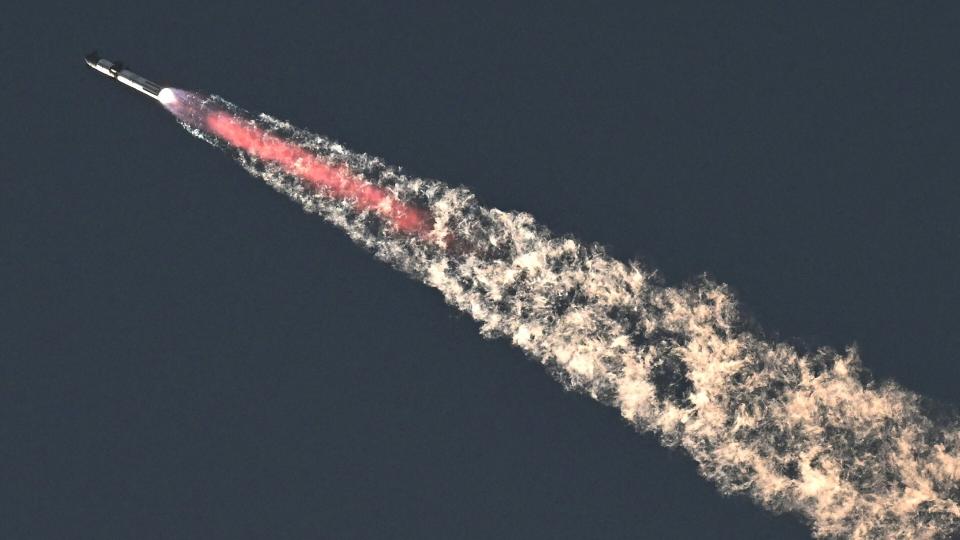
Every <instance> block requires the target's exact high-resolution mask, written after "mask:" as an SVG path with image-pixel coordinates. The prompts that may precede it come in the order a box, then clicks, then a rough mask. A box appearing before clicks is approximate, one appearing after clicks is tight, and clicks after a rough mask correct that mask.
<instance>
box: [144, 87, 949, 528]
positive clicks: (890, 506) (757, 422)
mask: <svg viewBox="0 0 960 540" xmlns="http://www.w3.org/2000/svg"><path fill="white" fill-rule="evenodd" d="M164 92H166V89H164ZM165 96H166V97H165V99H164V100H163V102H164V103H165V106H166V107H167V108H168V109H169V110H170V111H171V112H173V113H174V114H175V115H176V116H177V117H178V118H179V119H180V121H181V122H182V123H183V125H184V126H185V127H186V128H187V129H188V130H189V131H190V132H191V133H193V134H194V135H196V136H197V137H200V138H201V139H203V140H205V141H207V142H209V143H211V144H213V145H215V146H218V147H220V148H222V149H223V150H225V151H226V152H227V153H229V154H231V155H232V156H233V157H234V158H235V159H236V160H237V161H238V162H239V163H240V164H241V165H242V166H243V167H244V168H245V169H246V170H247V171H249V172H250V173H251V174H253V175H254V176H256V177H258V178H260V179H262V180H263V181H265V182H266V183H268V184H269V185H271V186H273V187H274V188H275V189H277V190H278V191H280V192H282V193H284V194H286V195H287V196H288V197H290V198H291V199H293V200H294V201H296V202H297V203H299V204H300V205H301V206H302V207H303V208H304V209H305V210H306V211H307V212H310V213H317V214H319V215H321V216H323V217H324V218H325V219H326V220H327V221H329V222H331V223H333V224H334V225H336V226H338V227H340V228H341V229H343V230H344V231H345V232H346V233H347V234H348V235H349V236H350V237H351V238H352V239H353V240H354V241H356V242H357V243H358V244H360V245H362V246H364V247H366V248H367V249H369V250H370V251H372V252H373V253H374V254H375V255H376V256H377V257H378V258H380V259H382V260H383V261H386V262H387V263H389V264H391V265H393V266H394V267H396V268H398V269H400V270H402V271H404V272H406V273H408V274H409V275H411V276H413V277H414V278H416V279H418V280H421V281H423V282H424V283H426V284H428V285H430V286H432V287H435V288H437V289H438V290H439V291H440V292H441V293H442V294H443V296H444V298H445V299H446V301H447V302H448V303H449V304H450V305H452V306H454V307H456V308H458V309H460V310H461V311H463V312H465V313H467V314H469V315H470V316H471V317H473V318H474V319H476V320H477V321H478V322H479V323H480V325H481V332H482V333H483V334H484V335H485V336H488V337H494V336H502V337H506V338H507V339H510V340H511V341H512V342H513V343H514V344H515V345H516V346H517V347H519V348H521V349H522V350H524V351H525V352H526V353H527V354H528V355H529V356H530V357H531V358H533V359H535V360H537V361H538V362H540V363H542V364H543V365H544V366H546V368H547V370H548V371H549V372H550V373H551V374H552V375H553V376H554V377H555V378H556V379H557V380H559V381H560V382H561V383H562V384H563V385H564V386H565V387H566V388H568V389H571V390H575V391H578V392H582V393H584V394H586V395H589V396H591V397H593V398H594V399H596V400H598V401H600V402H602V403H605V404H608V405H610V406H613V407H617V408H618V409H619V411H620V412H621V414H622V415H623V417H624V418H625V419H626V420H627V421H628V422H630V423H631V424H633V425H634V426H635V427H636V428H637V429H639V430H642V431H651V432H654V433H656V434H658V435H659V437H660V439H661V440H662V441H663V443H664V444H666V445H670V446H677V447H681V448H683V449H684V450H685V451H686V452H687V453H689V455H690V456H691V457H692V458H693V459H694V460H695V461H696V462H697V464H698V466H699V469H700V471H701V473H702V474H703V475H704V476H705V477H706V478H708V479H710V480H711V481H713V482H714V483H716V485H717V486H718V487H719V489H720V491H722V492H723V493H727V494H733V493H743V494H747V495H749V496H751V497H752V498H753V499H754V500H755V501H757V502H758V503H759V504H761V505H763V506H764V507H765V508H767V509H770V510H772V511H775V512H793V513H796V514H799V515H801V516H802V517H803V518H804V519H805V520H806V521H807V522H809V524H810V526H811V528H812V531H813V534H814V535H816V536H818V537H833V536H841V537H852V538H864V539H865V538H933V537H944V536H947V535H949V534H951V533H952V532H954V531H956V530H957V527H958V525H960V428H958V423H957V419H956V418H955V417H950V418H946V419H944V418H940V419H934V418H931V417H930V416H928V415H926V414H925V413H924V408H923V407H922V403H923V400H922V399H921V397H920V396H918V395H917V394H914V393H912V392H910V391H908V390H906V389H904V388H901V387H900V386H898V385H896V384H895V383H893V382H882V383H880V382H875V381H871V380H869V377H868V376H867V375H866V373H865V371H864V369H863V368H862V366H861V363H860V359H859V357H858V355H857V351H856V350H853V349H850V350H847V351H845V352H837V351H833V350H830V349H826V348H824V349H821V350H819V351H817V352H815V353H811V354H804V353H800V352H798V351H797V350H796V349H795V348H793V347H791V346H790V345H787V344H783V343H776V342H771V341H768V340H765V339H763V338H762V337H760V336H757V335H755V334H753V333H751V332H749V331H748V330H746V329H745V325H744V324H743V323H742V321H741V318H740V316H739V315H738V312H737V304H736V300H735V299H734V298H733V297H732V295H731V294H730V291H729V290H728V289H727V287H725V286H723V285H721V284H717V283H714V282H712V281H709V280H707V279H703V280H700V281H699V282H696V283H692V284H689V285H687V286H685V287H682V288H674V287H667V286H665V285H664V284H663V283H662V282H660V281H659V280H658V279H657V278H656V276H655V273H654V272H653V271H651V270H649V269H647V268H645V267H643V266H642V265H640V264H638V263H623V262H620V261H617V260H614V259H612V258H611V257H609V256H608V255H607V254H606V253H605V252H604V251H603V250H602V249H601V248H600V247H598V246H596V245H585V244H582V243H580V242H578V241H576V240H575V239H572V238H560V237H556V236H554V235H552V234H551V233H550V232H549V231H548V230H546V229H545V228H544V227H542V226H540V225H538V224H537V223H536V222H535V221H534V219H533V218H532V217H531V216H530V215H528V214H524V213H517V212H504V211H501V210H497V209H493V208H486V207H483V206H481V205H480V204H478V202H477V200H476V198H475V197H474V195H473V194H471V193H470V192H469V191H467V190H466V189H464V188H455V187H450V186H448V185H446V184H443V183H441V182H437V181H433V180H425V179H420V178H410V177H407V176H404V175H402V174H400V173H399V172H397V171H396V170H395V169H393V168H391V167H389V166H387V165H385V164H384V163H383V162H382V161H381V160H380V159H378V158H375V157H371V156H368V155H366V154H357V153H354V152H350V151H349V150H347V149H345V148H344V147H343V146H341V145H339V144H337V143H335V142H333V141H331V140H329V139H326V138H324V137H320V136H317V135H314V134H311V133H309V132H307V131H303V130H300V129H297V128H295V127H293V126H292V125H290V124H288V123H286V122H282V121H280V120H277V119H275V118H272V117H270V116H267V115H263V114H261V115H257V116H254V115H251V114H249V113H247V112H245V111H243V110H241V109H238V108H237V107H236V106H234V105H232V104H230V103H228V102H227V101H224V100H223V99H221V98H219V97H215V96H205V95H201V94H196V93H190V92H185V91H182V90H171V91H170V93H169V94H165ZM454 248H456V249H454Z"/></svg>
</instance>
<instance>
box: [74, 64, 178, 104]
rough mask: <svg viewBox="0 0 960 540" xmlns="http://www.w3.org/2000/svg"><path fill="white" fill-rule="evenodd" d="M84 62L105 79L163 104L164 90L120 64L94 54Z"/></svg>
mask: <svg viewBox="0 0 960 540" xmlns="http://www.w3.org/2000/svg"><path fill="white" fill-rule="evenodd" d="M84 60H86V62H87V65H88V66H90V67H92V68H93V69H95V70H97V71H99V72H100V73H103V74H104V75H106V76H107V77H110V78H111V79H116V80H117V82H119V83H121V84H124V85H126V86H129V87H130V88H133V89H134V90H136V91H138V92H142V93H144V94H146V95H148V96H150V97H152V98H153V99H155V100H157V101H159V102H161V103H164V101H165V99H164V98H165V97H166V95H165V94H166V93H164V92H163V90H164V88H163V87H162V86H160V85H159V84H157V83H155V82H153V81H151V80H149V79H146V78H144V77H141V76H140V75H137V74H136V73H134V72H132V71H130V70H129V69H126V68H125V67H124V66H123V64H121V63H120V62H111V61H110V60H106V59H104V58H100V56H99V55H98V54H97V53H95V52H93V53H90V54H88V55H87V56H86V57H85V58H84Z"/></svg>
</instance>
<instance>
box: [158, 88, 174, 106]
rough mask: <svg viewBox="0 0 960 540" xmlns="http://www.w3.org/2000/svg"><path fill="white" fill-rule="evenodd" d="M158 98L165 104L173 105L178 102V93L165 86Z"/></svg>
mask: <svg viewBox="0 0 960 540" xmlns="http://www.w3.org/2000/svg"><path fill="white" fill-rule="evenodd" d="M157 99H158V100H160V103H163V104H164V105H171V104H173V103H176V102H177V95H176V94H175V93H174V91H173V90H172V89H170V88H164V89H162V90H160V93H159V94H157Z"/></svg>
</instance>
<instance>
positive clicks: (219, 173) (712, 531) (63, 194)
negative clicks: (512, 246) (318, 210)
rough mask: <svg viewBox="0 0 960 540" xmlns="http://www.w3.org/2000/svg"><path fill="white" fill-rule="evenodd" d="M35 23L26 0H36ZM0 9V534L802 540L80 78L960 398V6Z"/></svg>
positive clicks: (146, 106) (155, 112)
mask: <svg viewBox="0 0 960 540" xmlns="http://www.w3.org/2000/svg"><path fill="white" fill-rule="evenodd" d="M21 4H25V3H21ZM128 4H131V3H129V2H124V3H121V2H116V3H101V2H96V1H93V2H84V3H83V5H77V6H74V7H69V8H55V7H52V6H49V7H43V6H42V7H36V6H34V7H29V8H28V7H25V6H23V5H21V6H11V7H8V8H7V9H6V13H5V16H4V21H3V23H0V24H2V26H3V30H2V32H0V39H2V41H3V47H2V50H0V59H2V61H3V64H2V65H3V66H4V69H5V75H4V77H3V79H4V82H3V84H2V85H0V92H2V98H3V101H2V103H3V104H5V106H6V107H5V114H4V117H3V123H2V127H0V129H2V132H3V141H4V143H3V145H2V146H0V162H2V164H3V172H2V174H0V283H2V287H0V306H2V307H3V309H2V310H0V486H2V487H0V494H2V499H0V508H3V518H2V519H0V536H2V537H4V538H68V537H70V538H72V537H77V538H129V537H135V538H173V537H175V538H263V537H285V538H308V537H309V538H316V537H326V538H370V537H374V538H377V537H414V538H423V537H427V538H495V537H512V538H538V537H543V538H591V537H592V538H771V537H776V538H805V537H807V536H808V529H807V528H806V527H805V526H803V525H802V524H801V523H800V522H799V520H798V519H796V518H795V517H792V516H780V517H777V516H773V515H771V514H768V513H767V512H765V511H763V510H761V509H759V508H758V507H755V506H754V505H753V504H752V503H750V502H749V501H748V500H747V499H745V498H742V497H738V498H725V497H721V496H720V495H718V494H717V493H716V491H715V489H714V488H713V486H712V485H710V484H708V483H706V482H705V481H703V480H701V479H700V478H699V477H698V475H697V473H696V470H695V465H694V463H693V462H692V461H691V460H690V459H689V458H687V457H686V456H684V455H683V454H682V453H681V452H679V451H675V450H666V449H663V448H662V447H661V446H660V445H659V443H658V442H657V441H656V440H655V438H654V437H652V436H651V435H649V434H637V433H635V432H633V431H632V429H631V428H630V427H629V426H627V425H626V424H625V423H624V422H623V421H621V420H620V419H619V416H618V413H617V411H615V410H613V409H609V408H605V407H602V406H600V405H598V404H596V403H594V402H592V401H591V400H589V399H587V398H584V397H581V396H577V395H573V394H569V393H565V392H563V390H562V388H561V387H560V386H559V385H558V384H556V383H555V382H553V381H552V380H551V379H550V377H549V376H547V375H546V374H545V373H544V372H543V370H542V369H541V368H540V367H539V366H538V365H536V364H535V363H533V362H531V361H529V360H527V359H525V358H524V357H523V355H522V354H521V353H520V352H519V351H517V350H514V349H512V348H511V347H510V346H509V345H508V344H507V343H506V342H505V341H485V340H483V339H481V338H480V337H479V336H478V335H477V332H476V330H477V325H476V324H475V323H474V322H473V321H471V320H470V319H468V318H467V317H465V316H462V315H459V314H457V313H455V312H454V311H453V310H452V309H451V308H448V307H446V306H445V305H444V304H443V302H442V300H441V298H440V296H439V294H438V293H437V292H435V291H433V290H430V289H428V288H427V287H424V286H422V285H420V284H418V283H416V282H414V281H412V280H410V279H408V278H406V277H404V276H403V275H401V274H399V273H396V272H394V271H393V270H391V269H389V268H388V267H386V266H384V265H382V264H380V263H378V262H376V261H375V260H374V259H372V258H371V257H369V256H368V255H367V254H366V253H364V252H363V251H362V250H360V249H359V248H356V247H355V246H353V245H352V244H351V243H350V242H349V241H348V240H346V239H345V238H344V237H343V236H342V235H341V234H340V233H339V232H338V231H337V230H335V229H334V228H332V227H331V226H329V225H327V224H325V223H324V222H323V221H322V220H320V219H319V218H317V217H313V216H308V215H306V214H304V213H303V212H302V211H301V210H300V208H299V207H298V206H296V205H295V204H293V203H291V202H289V201H287V200H286V199H285V198H284V197H282V196H280V195H278V194H276V193H274V192H273V191H272V190H271V189H270V188H268V187H266V186H265V185H262V184H260V183H258V182H257V181H256V180H254V179H253V178H251V177H249V176H248V175H247V174H246V173H245V172H243V171H242V170H241V169H240V168H239V167H237V166H236V165H235V164H234V163H233V162H232V161H231V160H229V159H228V158H226V157H225V156H224V155H222V154H221V153H220V152H218V151H216V150H214V149H212V148H210V147H209V146H207V145H205V144H203V143H201V142H199V141H197V140H195V139H193V138H191V137H190V136H189V135H187V134H186V133H185V132H184V131H183V130H182V129H181V128H180V127H179V126H177V125H176V123H174V122H173V120H172V119H171V118H170V117H169V116H168V115H167V114H166V113H165V112H164V111H163V110H162V109H160V108H159V107H158V106H156V105H155V104H152V103H149V102H148V101H147V100H146V99H144V98H142V97H141V96H139V95H136V94H134V93H133V92H131V91H128V90H126V89H124V88H120V87H118V86H116V85H111V84H109V81H107V80H106V79H104V78H103V77H100V76H98V75H97V74H96V73H94V72H93V71H91V70H89V69H87V68H86V67H85V66H84V64H83V62H82V56H83V54H85V53H86V52H88V51H89V50H90V49H92V48H94V47H97V48H99V49H100V50H101V52H102V53H103V54H104V55H105V56H107V57H109V58H119V59H122V60H124V61H126V62H127V63H128V64H129V65H130V66H131V67H133V68H134V69H135V70H136V71H138V72H140V73H141V74H143V75H145V76H147V77H151V78H153V79H155V80H157V81H158V82H161V83H169V84H171V85H176V86H181V87H184V88H198V89H203V90H207V91H210V92H215V93H218V94H220V95H223V96H224V97H226V98H227V99H229V100H231V101H233V102H235V103H237V104H239V105H241V106H243V107H246V108H248V109H250V110H262V111H266V112H269V113H271V114H273V115H274V116H278V117H280V118H284V119H288V120H290V121H292V122H293V123H295V124H296V125H298V126H301V127H304V128H308V129H311V130H313V131H316V132H319V133H323V134H326V135H329V136H331V137H333V138H335V139H337V140H339V141H341V142H342V143H344V144H345V145H346V146H348V147H350V148H352V149H355V150H358V151H366V152H370V153H373V154H377V155H380V156H383V157H384V158H385V159H386V160H387V161H388V162H390V163H394V164H397V165H402V166H403V167H404V168H405V170H406V171H407V172H410V173H412V174H416V175H424V176H430V177H435V178H439V179H442V180H445V181H447V182H449V183H453V184H464V185H467V186H469V187H470V188H471V189H473V190H474V191H475V192H476V193H477V194H478V195H479V197H480V199H481V200H482V201H484V203H485V204H488V205H491V206H497V207H500V208H505V209H523V210H527V211H529V212H531V213H532V214H534V215H535V216H536V217H537V218H538V219H539V220H540V221H541V222H543V223H544V224H546V225H548V226H549V227H550V228H552V229H553V230H554V231H556V232H558V233H570V234H574V235H576V236H577V237H579V238H581V239H583V240H586V241H596V242H600V243H602V244H604V245H606V246H608V247H609V250H610V252H611V253H613V254H614V255H616V256H617V257H621V258H624V259H627V258H639V259H641V260H643V261H645V262H646V263H648V264H650V265H652V266H654V267H656V268H659V269H660V270H662V272H663V274H664V276H665V277H666V279H667V280H668V281H669V282H670V283H675V284H680V283H682V282H683V281H684V280H689V279H692V278H694V277H696V276H697V275H699V274H700V273H702V272H708V273H709V274H710V275H712V276H714V277H715V278H716V279H718V280H720V281H723V282H726V283H729V284H730V285H731V286H732V287H733V288H734V290H736V291H737V293H738V295H739V297H740V298H741V300H742V302H743V304H744V307H745V310H746V312H747V313H748V315H749V316H750V317H751V318H752V319H754V320H755V321H756V323H757V324H758V325H759V326H760V327H762V328H763V329H764V330H765V331H766V332H768V333H769V334H771V335H776V336H781V337H782V338H783V339H788V338H789V339H792V340H794V341H795V342H796V343H800V344H803V345H804V346H807V347H815V346H819V345H831V346H835V347H843V346H845V345H847V344H849V343H853V342H856V343H857V344H858V345H859V347H860V349H861V352H862V355H863V357H864V361H865V363H866V364H867V366H868V367H869V368H871V369H872V370H873V372H874V374H875V375H876V376H877V377H878V378H881V379H886V378H893V379H896V380H897V381H899V382H901V383H903V384H904V385H905V386H907V387H909V388H911V389H913V390H916V391H918V392H920V393H922V394H924V395H927V396H929V397H932V398H935V399H939V400H942V401H944V402H949V403H953V404H957V403H960V400H958V398H957V396H958V394H960V382H958V381H960V364H958V362H957V357H958V353H957V351H958V348H960V333H958V332H957V331H956V325H957V322H958V314H957V312H958V308H960V280H958V277H957V275H958V274H957V267H958V265H960V215H958V212H957V208H958V207H960V186H958V182H957V174H958V171H960V132H958V129H957V125H958V117H960V104H958V96H960V62H958V60H957V59H958V53H960V37H958V33H957V28H958V24H960V10H958V9H952V10H949V11H937V10H933V9H929V8H920V9H911V8H907V7H906V6H905V5H904V6H900V5H897V4H894V3H885V4H877V5H875V6H874V7H873V8H871V9H870V10H869V11H866V10H859V9H853V8H846V7H837V6H830V7H819V8H818V7H813V6H811V5H804V6H803V7H801V8H797V9H792V10H780V9H775V8H773V7H765V8H761V9H747V8H743V7H732V6H731V7H725V8H723V9H719V8H716V7H710V4H712V3H702V5H693V4H691V5H688V6H685V7H681V6H680V5H678V4H676V3H673V2H670V3H664V5H663V6H660V7H650V6H648V7H644V8H637V7H620V8H616V7H613V5H612V4H611V5H607V6H606V7H602V8H598V7H596V6H592V7H591V6H587V5H583V6H580V7H560V6H557V5H554V4H553V3H544V4H542V5H540V6H538V7H532V6H531V7H527V8H520V7H516V6H513V5H512V3H503V5H500V6H489V7H483V8H481V7H464V8H451V7H442V6H432V7H429V8H428V7H419V8H400V7H397V6H395V5H394V4H395V3H392V2H384V3H383V5H380V4H378V3H368V2H343V3H329V2H298V3H289V4H282V3H271V2H237V3H232V4H231V7H229V8H225V7H211V6H209V5H207V4H205V3H201V2H193V3H176V2H167V1H164V2H152V3H148V4H145V5H144V6H143V7H135V8H132V7H128Z"/></svg>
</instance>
